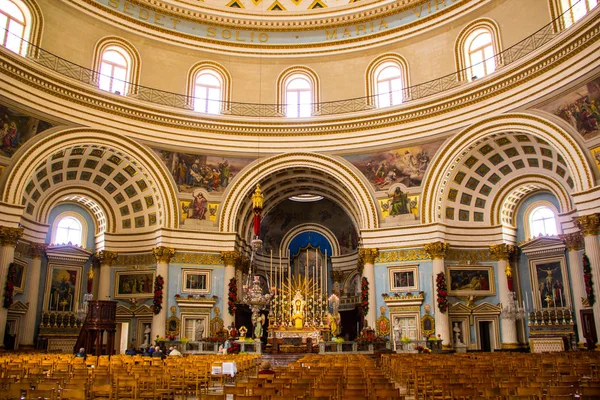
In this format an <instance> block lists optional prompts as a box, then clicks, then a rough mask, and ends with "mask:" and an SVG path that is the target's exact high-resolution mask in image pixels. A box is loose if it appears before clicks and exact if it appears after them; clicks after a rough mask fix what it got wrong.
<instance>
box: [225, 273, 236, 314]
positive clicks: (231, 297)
mask: <svg viewBox="0 0 600 400" xmlns="http://www.w3.org/2000/svg"><path fill="white" fill-rule="evenodd" d="M236 301H237V282H236V280H235V278H231V279H230V280H229V293H228V294H227V311H229V314H230V315H235V310H236V307H235V302H236Z"/></svg>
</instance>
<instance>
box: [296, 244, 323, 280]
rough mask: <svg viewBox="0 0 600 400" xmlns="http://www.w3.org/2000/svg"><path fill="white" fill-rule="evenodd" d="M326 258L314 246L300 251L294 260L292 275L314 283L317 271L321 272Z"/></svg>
mask: <svg viewBox="0 0 600 400" xmlns="http://www.w3.org/2000/svg"><path fill="white" fill-rule="evenodd" d="M324 257H325V254H324V253H321V251H320V250H319V249H316V248H314V247H312V246H308V247H305V248H303V249H299V251H298V253H297V254H296V255H295V256H293V258H292V275H293V276H296V277H305V278H307V279H308V280H309V281H310V280H313V281H314V279H315V271H317V272H320V271H321V269H322V267H323V263H324Z"/></svg>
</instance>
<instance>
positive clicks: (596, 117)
mask: <svg viewBox="0 0 600 400" xmlns="http://www.w3.org/2000/svg"><path fill="white" fill-rule="evenodd" d="M599 102H600V78H596V79H594V80H592V81H590V82H588V83H587V84H585V85H582V86H580V87H578V88H577V89H575V90H573V91H571V92H569V93H567V94H565V95H563V96H561V97H559V98H558V99H556V100H554V101H552V102H550V103H548V104H546V105H544V106H542V107H540V108H541V109H542V110H544V111H548V112H551V113H553V114H554V115H557V116H559V117H560V118H562V119H564V120H565V121H566V122H568V123H569V125H571V126H572V127H573V128H574V129H575V130H577V132H579V134H580V135H581V136H582V137H583V138H584V139H586V140H587V139H592V138H595V137H596V136H598V134H599V133H600V112H599V111H598V103H599Z"/></svg>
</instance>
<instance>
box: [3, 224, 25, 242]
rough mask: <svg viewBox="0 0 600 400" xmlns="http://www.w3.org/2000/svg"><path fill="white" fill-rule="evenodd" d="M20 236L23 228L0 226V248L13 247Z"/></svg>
mask: <svg viewBox="0 0 600 400" xmlns="http://www.w3.org/2000/svg"><path fill="white" fill-rule="evenodd" d="M22 236H23V228H9V227H7V226H0V246H12V247H15V246H16V245H17V242H18V241H19V239H20V238H21V237H22Z"/></svg>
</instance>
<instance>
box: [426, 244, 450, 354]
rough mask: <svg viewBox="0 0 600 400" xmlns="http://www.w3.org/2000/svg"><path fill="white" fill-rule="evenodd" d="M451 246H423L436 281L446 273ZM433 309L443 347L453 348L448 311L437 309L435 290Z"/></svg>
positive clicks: (435, 291)
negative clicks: (430, 260) (446, 262)
mask: <svg viewBox="0 0 600 400" xmlns="http://www.w3.org/2000/svg"><path fill="white" fill-rule="evenodd" d="M449 248H450V245H449V244H448V243H444V242H433V243H426V244H425V245H424V246H423V249H424V250H425V251H426V252H427V253H428V254H429V256H430V257H431V259H432V270H433V278H434V279H435V278H436V277H437V275H438V274H439V273H440V272H444V274H445V268H444V266H445V258H446V254H447V252H448V249H449ZM432 295H433V296H432V297H433V307H434V309H435V311H434V314H433V316H434V319H435V330H436V333H437V334H439V335H441V338H442V346H443V347H444V348H445V349H449V348H452V340H450V339H451V338H452V335H451V334H450V321H449V318H448V310H446V311H445V312H441V311H440V309H439V308H438V307H437V304H438V295H437V290H436V288H435V287H434V288H433V293H432Z"/></svg>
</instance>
